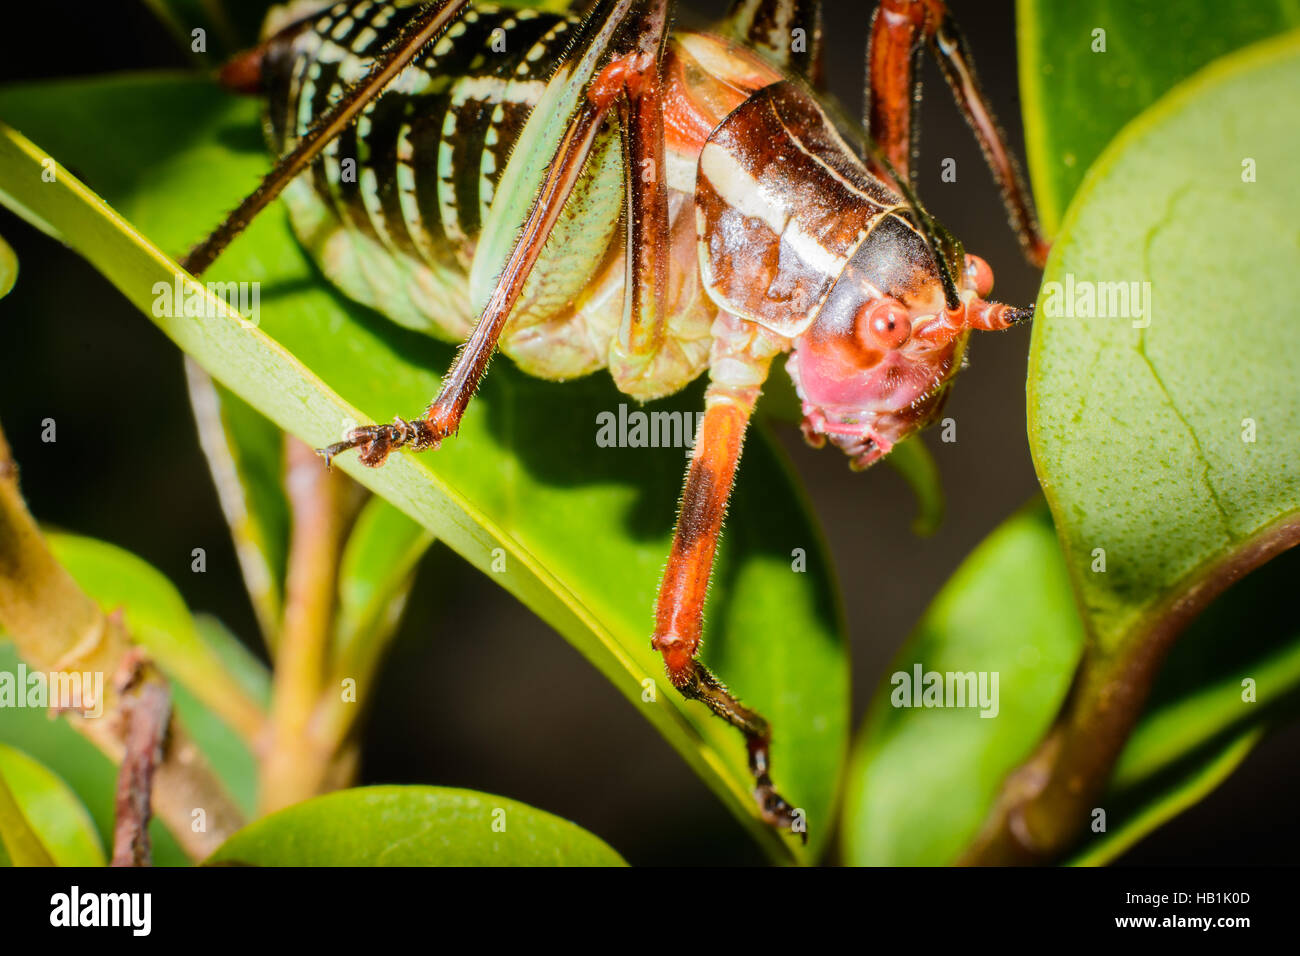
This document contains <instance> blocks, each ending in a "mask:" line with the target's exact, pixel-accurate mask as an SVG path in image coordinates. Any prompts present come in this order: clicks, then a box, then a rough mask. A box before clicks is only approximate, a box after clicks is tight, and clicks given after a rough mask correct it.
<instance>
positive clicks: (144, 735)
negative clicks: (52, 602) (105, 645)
mask: <svg viewBox="0 0 1300 956" xmlns="http://www.w3.org/2000/svg"><path fill="white" fill-rule="evenodd" d="M122 666H123V669H125V670H126V671H127V674H126V675H125V676H124V677H122V678H119V679H118V680H117V681H115V682H116V683H117V684H118V692H119V693H120V694H121V695H122V707H121V709H122V715H123V717H124V718H125V721H126V731H125V734H124V738H125V739H124V745H125V754H124V755H123V757H122V766H121V769H120V770H119V771H118V776H117V797H116V808H117V812H116V814H115V825H114V828H113V862H112V865H113V866H149V865H151V862H152V861H151V848H150V845H149V817H150V815H151V814H152V803H151V795H152V793H153V781H154V776H155V774H156V773H157V769H158V765H159V764H160V763H161V762H162V759H163V752H164V748H165V747H166V745H167V724H168V722H169V721H170V719H171V712H172V702H171V693H170V692H169V691H168V689H167V684H166V683H165V682H164V681H163V680H162V678H161V675H159V674H158V673H157V672H156V671H154V670H153V668H150V667H147V665H146V663H145V661H144V657H143V655H142V654H137V655H136V656H135V657H134V658H133V657H132V655H127V659H126V660H125V661H124V662H123V665H122Z"/></svg>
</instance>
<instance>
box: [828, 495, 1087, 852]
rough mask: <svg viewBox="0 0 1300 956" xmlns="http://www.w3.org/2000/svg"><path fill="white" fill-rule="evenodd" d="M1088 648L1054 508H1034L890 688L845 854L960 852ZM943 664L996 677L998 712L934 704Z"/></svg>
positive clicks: (852, 809) (960, 572) (855, 784)
mask: <svg viewBox="0 0 1300 956" xmlns="http://www.w3.org/2000/svg"><path fill="white" fill-rule="evenodd" d="M1082 648H1083V629H1082V627H1081V626H1080V624H1079V621H1078V616H1077V614H1076V613H1075V611H1074V601H1073V597H1072V596H1071V594H1070V586H1069V578H1068V576H1067V573H1066V568H1065V562H1064V560H1063V559H1062V558H1061V551H1060V546H1059V545H1058V544H1057V541H1056V533H1055V530H1054V529H1053V528H1052V522H1051V519H1050V517H1049V516H1048V514H1047V509H1046V508H1044V507H1042V506H1037V507H1034V508H1032V509H1027V510H1025V511H1023V512H1021V513H1019V514H1018V515H1016V516H1014V517H1012V518H1010V519H1009V520H1008V521H1006V522H1005V523H1004V524H1003V525H1001V526H1000V527H999V528H998V529H997V530H996V531H994V532H993V534H992V535H990V536H989V537H988V539H987V540H985V541H984V542H983V543H982V544H981V545H980V546H979V547H978V548H976V549H975V551H973V552H972V553H971V554H970V556H969V557H967V558H966V560H965V561H964V562H963V563H962V565H961V567H959V568H958V569H957V572H956V573H955V574H954V575H953V576H952V578H951V579H950V580H949V582H948V583H947V584H946V585H944V588H943V590H942V591H941V592H940V593H939V595H938V597H936V598H935V600H934V603H933V604H932V605H931V606H930V608H929V610H927V611H926V613H925V617H924V618H922V620H921V623H920V624H919V625H918V627H917V629H916V631H915V632H914V633H913V634H912V636H911V637H909V638H908V640H907V643H906V644H904V645H903V647H902V649H901V650H900V651H899V653H898V656H897V657H895V658H894V662H893V664H892V665H891V666H890V670H889V676H887V677H886V679H885V680H884V681H883V682H882V684H881V686H880V687H879V688H878V689H877V691H876V694H875V696H874V698H873V699H872V702H871V706H870V709H869V711H868V714H867V723H866V727H865V728H864V730H863V733H862V735H861V738H860V739H859V742H858V744H857V749H856V751H855V755H854V760H853V762H852V765H851V769H850V772H849V782H848V791H847V794H846V797H845V805H844V855H845V859H846V860H847V861H848V862H850V863H853V864H855V865H871V866H918V865H919V866H939V865H945V864H948V863H951V862H953V861H954V860H955V859H956V858H957V856H958V855H959V854H960V852H961V850H962V849H963V848H964V847H965V846H966V844H967V843H968V842H969V841H970V839H971V837H972V836H973V835H974V833H975V831H976V830H977V829H978V827H979V825H980V822H981V821H982V820H983V819H984V816H985V814H986V813H987V811H988V807H989V804H990V803H991V802H992V799H993V796H994V795H995V794H996V793H997V789H998V787H999V785H1000V784H1001V783H1002V778H1003V777H1004V776H1005V775H1006V773H1007V772H1008V771H1009V770H1011V769H1012V768H1013V767H1015V766H1016V765H1017V764H1018V763H1019V762H1020V761H1021V760H1022V759H1023V758H1024V757H1025V756H1026V755H1027V754H1028V753H1029V752H1030V750H1032V748H1033V746H1034V744H1036V743H1037V742H1038V739H1039V738H1040V737H1041V736H1042V733H1043V731H1044V730H1046V729H1047V727H1048V726H1049V725H1050V724H1051V721H1052V719H1053V718H1054V717H1055V716H1056V713H1057V711H1058V710H1059V708H1060V705H1061V701H1062V700H1063V699H1064V697H1065V693H1066V691H1067V690H1068V689H1069V685H1070V675H1071V674H1072V673H1073V671H1074V667H1075V664H1076V662H1077V661H1078V657H1079V653H1080V651H1081V650H1082ZM918 667H919V668H920V669H921V672H922V675H923V676H922V684H921V685H920V686H918V685H917V682H916V679H915V675H916V669H917V668H918ZM932 672H934V673H938V674H940V675H946V674H947V672H953V673H956V674H975V675H977V676H976V681H977V686H978V680H979V676H978V675H980V674H983V675H985V676H984V679H985V682H986V687H987V688H988V689H989V690H990V691H992V690H993V689H994V688H995V687H996V700H997V704H996V710H994V709H993V708H991V707H990V708H981V707H979V706H965V707H924V706H922V704H923V703H924V700H923V698H922V696H921V695H922V689H923V686H924V681H925V679H926V678H925V676H924V675H925V674H928V673H932ZM994 675H996V680H997V684H996V685H994V684H993V683H992V681H993V679H994ZM943 679H944V680H945V682H946V677H944V678H943ZM954 690H955V685H954ZM989 696H990V697H992V695H991V694H990V695H989ZM903 705H907V706H903ZM982 711H984V712H987V713H989V714H990V716H988V717H984V716H981V712H982Z"/></svg>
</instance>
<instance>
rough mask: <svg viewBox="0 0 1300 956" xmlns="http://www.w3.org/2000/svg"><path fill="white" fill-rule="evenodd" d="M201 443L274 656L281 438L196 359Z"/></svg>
mask: <svg viewBox="0 0 1300 956" xmlns="http://www.w3.org/2000/svg"><path fill="white" fill-rule="evenodd" d="M185 377H186V380H187V381H188V383H189V392H190V404H191V405H192V406H193V408H194V419H195V423H196V424H197V425H198V430H199V443H200V444H201V445H202V446H203V454H204V456H205V457H206V458H207V459H208V468H209V470H210V471H211V472H212V480H213V482H214V483H215V485H216V488H217V498H218V500H219V501H220V502H221V510H222V512H223V513H224V514H225V516H226V523H227V524H228V525H230V533H231V537H232V538H233V539H234V544H235V554H236V555H237V556H238V558H239V567H240V570H241V571H242V572H243V576H244V586H245V588H247V590H248V596H249V599H250V600H251V601H252V603H253V610H254V612H255V613H256V615H257V622H258V624H259V625H261V628H262V636H263V639H264V640H265V641H266V643H267V646H268V647H269V648H270V649H271V650H272V651H274V650H275V642H276V639H277V637H278V635H279V630H280V615H281V611H282V602H283V600H284V575H285V563H286V561H287V556H288V551H289V503H288V500H287V499H286V498H285V494H284V434H283V433H282V432H281V431H280V429H278V428H276V427H275V426H274V425H273V424H271V423H270V422H269V421H267V420H266V418H265V417H263V416H262V415H259V414H258V413H257V412H256V411H254V410H253V409H252V408H250V407H249V406H248V404H247V403H246V402H243V401H241V400H240V399H239V398H237V397H236V396H234V395H232V394H231V393H230V392H229V391H227V390H226V389H224V388H222V387H221V386H219V385H217V384H216V383H215V382H213V381H212V378H211V377H210V376H209V375H208V373H207V372H205V371H203V369H202V368H201V367H200V366H199V365H198V363H196V362H195V361H194V360H193V359H189V358H187V359H186V360H185Z"/></svg>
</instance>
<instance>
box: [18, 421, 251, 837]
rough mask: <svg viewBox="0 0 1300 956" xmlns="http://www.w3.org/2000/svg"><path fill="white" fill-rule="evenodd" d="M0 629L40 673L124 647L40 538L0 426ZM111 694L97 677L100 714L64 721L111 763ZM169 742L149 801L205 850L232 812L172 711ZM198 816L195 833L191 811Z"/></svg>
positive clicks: (85, 663) (114, 737)
mask: <svg viewBox="0 0 1300 956" xmlns="http://www.w3.org/2000/svg"><path fill="white" fill-rule="evenodd" d="M0 627H3V628H4V630H5V631H6V632H7V633H8V634H9V636H10V637H12V638H13V640H14V644H15V646H16V648H17V650H18V653H19V655H20V656H21V657H22V658H23V659H24V660H26V661H27V663H28V664H30V665H31V666H33V667H36V668H39V669H41V670H47V671H68V672H73V671H80V672H91V673H99V674H100V675H110V676H111V675H113V674H116V673H118V671H119V668H120V667H121V666H122V664H123V661H124V660H126V659H127V656H128V654H131V653H132V646H131V643H130V640H129V638H128V637H127V634H126V631H125V627H124V626H123V624H122V622H121V619H120V617H117V618H116V619H110V618H109V617H108V616H106V615H105V614H104V612H103V611H101V610H100V609H99V607H98V605H96V604H95V602H94V601H93V600H92V599H91V598H90V597H89V596H88V595H87V594H86V593H85V592H84V591H82V590H81V588H80V587H78V585H77V583H76V581H74V580H73V578H72V576H71V575H70V574H68V572H67V571H66V570H65V569H64V568H63V567H62V565H60V564H59V563H58V562H57V561H56V560H55V559H54V555H53V554H52V553H51V552H50V550H49V548H48V547H47V546H46V544H45V540H44V539H43V538H42V537H41V534H40V530H39V529H38V528H37V526H36V522H35V521H34V520H33V519H32V516H31V515H30V514H29V513H28V511H27V507H26V505H25V504H24V502H23V499H22V495H21V493H20V492H19V487H18V466H17V465H16V464H15V463H14V460H13V456H12V454H11V452H10V450H9V445H8V443H7V442H6V441H5V437H4V431H3V429H0ZM119 705H120V695H119V694H118V692H117V690H116V688H114V687H113V686H112V683H111V681H105V682H104V701H103V709H102V716H100V717H88V716H82V715H79V714H75V713H69V714H68V715H67V718H66V719H68V720H69V721H70V722H71V723H72V726H73V727H74V728H76V729H77V730H78V731H79V732H81V733H82V734H84V735H85V736H86V737H88V738H89V739H90V740H91V741H92V742H94V744H95V745H96V746H97V747H99V749H100V750H102V751H103V752H104V753H105V754H107V755H108V757H109V758H110V759H112V760H113V761H114V762H115V763H120V762H121V761H122V758H123V754H124V752H125V747H124V745H123V738H122V723H123V722H122V720H121V713H120V712H119V709H118V708H119ZM168 739H169V740H170V742H171V743H170V746H169V747H168V748H167V749H166V752H165V753H164V755H163V758H162V761H161V763H160V764H159V765H158V768H157V772H156V774H155V778H154V779H155V787H154V795H153V796H154V806H155V808H156V809H157V812H158V816H159V817H160V818H162V820H163V821H164V822H166V824H167V826H168V829H169V830H171V832H172V834H173V835H174V836H175V837H176V839H177V841H178V842H179V843H180V844H181V846H182V847H183V848H184V849H185V851H186V852H187V853H188V854H189V855H190V856H191V857H193V858H194V859H202V858H204V857H206V856H208V855H210V854H211V853H212V852H213V851H214V850H216V848H217V847H218V846H220V845H221V843H222V842H224V841H225V839H226V837H228V836H229V835H230V834H231V833H234V832H235V830H237V829H239V827H240V826H242V825H243V819H242V815H241V814H240V812H239V809H238V808H237V807H236V806H235V804H234V802H233V801H232V800H231V799H230V797H229V796H228V795H227V793H226V791H225V789H224V788H223V786H222V785H221V783H220V781H219V780H218V779H217V778H216V777H215V776H214V775H213V773H212V771H211V769H210V768H209V767H208V765H207V763H206V761H205V760H204V759H203V757H202V755H201V754H200V752H199V750H198V748H197V747H196V746H195V745H194V744H193V742H191V741H190V739H189V737H188V735H187V734H186V733H185V731H184V729H183V728H182V727H181V725H180V722H179V721H178V720H177V719H176V717H175V716H172V718H171V720H170V723H169V726H168ZM196 810H202V811H203V814H202V816H203V819H204V821H205V824H204V826H203V827H202V828H201V830H199V831H196V830H195V828H194V826H193V824H194V822H195V811H196Z"/></svg>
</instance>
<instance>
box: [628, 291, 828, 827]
mask: <svg viewBox="0 0 1300 956" xmlns="http://www.w3.org/2000/svg"><path fill="white" fill-rule="evenodd" d="M714 330H715V336H716V337H715V341H714V349H713V355H712V356H711V366H712V371H711V373H710V374H711V376H712V378H713V381H712V382H711V383H710V384H709V388H708V390H707V391H706V392H705V412H704V420H703V422H702V423H701V425H700V429H699V434H698V435H696V438H695V451H694V453H693V454H692V456H691V464H690V468H689V470H688V471H687V474H686V488H685V490H684V491H683V492H682V504H681V510H680V512H679V513H678V516H677V527H676V529H675V531H674V533H673V545H672V551H671V552H670V553H669V556H668V565H667V567H666V568H665V570H664V576H663V581H662V583H661V584H660V586H659V600H658V606H657V609H656V613H655V632H654V637H653V638H652V639H651V642H650V643H651V646H653V647H654V648H655V650H657V651H659V652H660V653H661V654H662V655H663V658H664V665H665V667H666V668H667V671H668V679H669V680H670V681H671V682H672V684H673V686H674V687H676V688H677V689H678V690H679V691H680V692H681V693H682V696H684V697H686V698H687V699H688V700H698V701H700V702H702V703H703V704H705V705H706V706H707V707H708V708H709V710H711V711H712V712H713V713H714V714H715V715H717V716H718V717H721V718H722V719H723V720H726V721H727V722H728V723H730V724H731V725H733V726H734V727H737V728H738V729H739V730H740V731H741V733H743V734H744V735H745V743H746V746H747V748H748V751H749V768H750V771H751V772H752V773H753V775H754V796H755V799H756V800H757V801H758V806H759V810H760V812H761V813H762V816H763V819H764V820H766V821H767V822H768V823H771V824H773V825H776V826H783V827H792V826H793V824H794V822H795V819H796V817H795V813H794V810H793V809H792V808H791V807H790V805H789V804H788V803H787V802H786V801H785V800H784V799H783V798H782V797H781V795H780V794H779V793H777V791H776V789H775V787H774V786H773V785H772V779H771V776H770V762H771V761H770V755H769V750H770V747H771V743H772V733H771V729H770V727H769V726H768V723H767V721H766V720H765V719H764V718H763V717H762V716H760V715H759V714H758V713H756V712H755V711H753V710H751V709H749V708H748V707H745V706H744V705H743V704H741V703H740V702H739V701H738V700H736V698H735V697H733V696H732V695H731V693H730V692H729V691H728V690H727V688H726V687H724V686H723V684H722V683H721V682H720V681H719V680H718V679H717V678H716V677H714V676H713V674H711V673H710V672H709V671H708V669H707V668H706V667H705V666H704V665H703V664H702V663H700V661H699V660H697V659H696V656H695V655H696V653H697V651H698V650H699V647H700V639H701V637H702V634H703V627H704V602H705V597H706V594H707V592H708V586H709V578H710V577H711V576H712V573H713V559H714V555H715V554H716V552H717V546H718V538H719V536H720V535H721V533H722V521H723V518H724V516H725V514H726V510H727V501H728V499H729V498H730V496H731V488H732V484H733V483H734V480H735V476H736V468H737V466H738V465H739V463H740V453H741V449H742V447H743V445H744V441H745V431H746V429H747V427H748V425H749V418H750V415H751V413H752V412H753V410H754V404H755V403H756V402H757V401H758V396H759V392H760V390H761V386H762V382H763V380H764V379H765V378H766V375H767V371H768V369H769V367H770V363H771V360H772V356H773V355H774V354H776V352H777V351H778V350H779V347H778V346H776V345H775V343H774V341H773V339H772V337H771V336H770V335H769V334H768V333H766V332H764V331H762V330H757V329H756V327H755V326H752V325H750V324H749V323H746V322H743V321H742V320H739V319H735V318H732V317H731V316H728V315H725V314H724V315H723V316H722V317H721V318H720V319H719V320H718V322H717V323H715V325H714ZM801 836H802V837H803V839H804V840H807V833H806V831H804V832H802V833H801Z"/></svg>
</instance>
